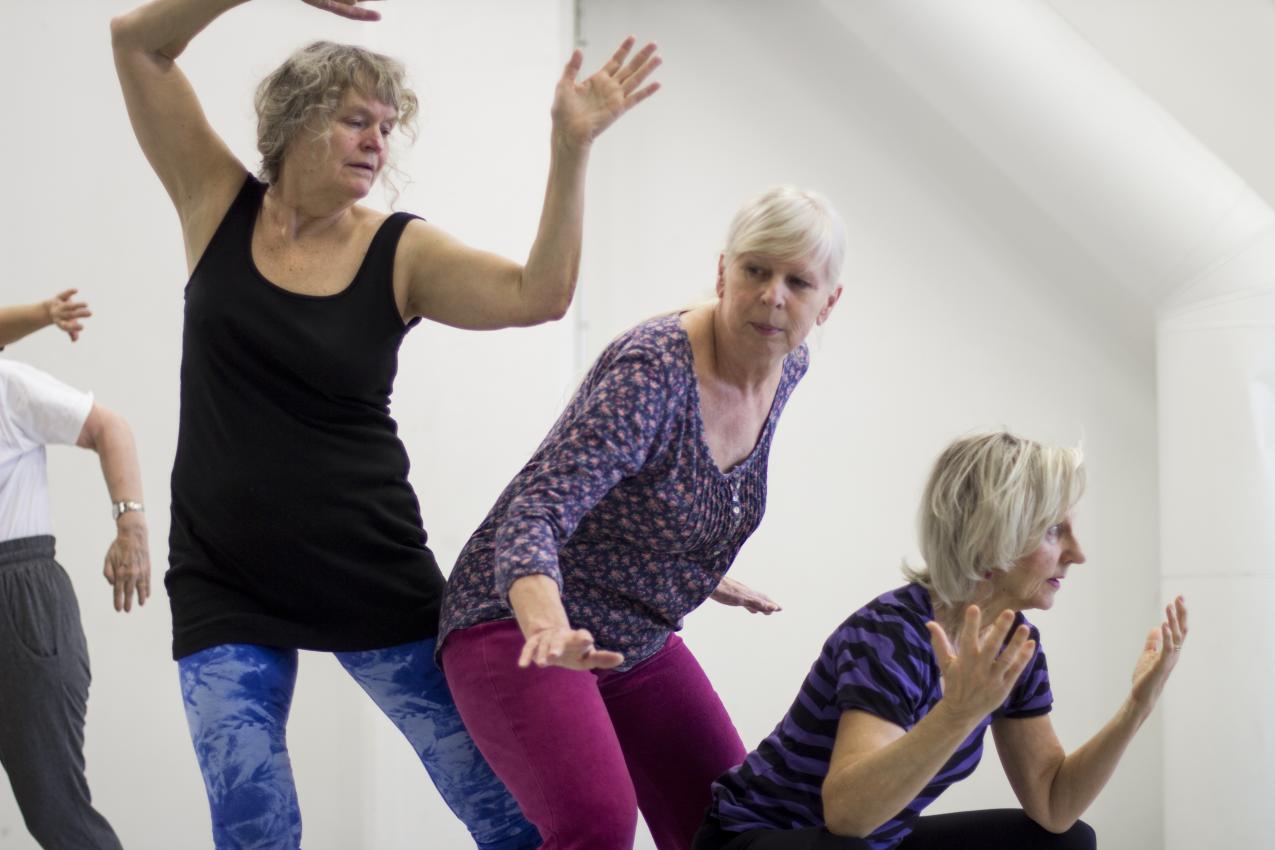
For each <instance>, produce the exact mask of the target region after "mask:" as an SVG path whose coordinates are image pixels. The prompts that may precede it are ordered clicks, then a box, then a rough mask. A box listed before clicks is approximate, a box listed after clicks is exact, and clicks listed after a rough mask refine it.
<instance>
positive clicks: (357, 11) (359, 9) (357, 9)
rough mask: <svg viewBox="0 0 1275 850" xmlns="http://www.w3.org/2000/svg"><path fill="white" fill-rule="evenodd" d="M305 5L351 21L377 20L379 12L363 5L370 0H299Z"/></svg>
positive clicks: (379, 16)
mask: <svg viewBox="0 0 1275 850" xmlns="http://www.w3.org/2000/svg"><path fill="white" fill-rule="evenodd" d="M301 2H302V3H305V4H306V5H307V6H313V7H314V8H316V9H322V10H323V11H325V12H331V13H332V14H334V15H339V16H340V17H342V18H349V19H350V20H352V21H379V20H380V19H381V13H380V12H377V11H374V10H372V9H369V8H367V7H366V6H364V5H363V4H364V3H367V2H371V0H301Z"/></svg>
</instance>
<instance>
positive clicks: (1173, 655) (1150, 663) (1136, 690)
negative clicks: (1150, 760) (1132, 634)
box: [1130, 596, 1187, 712]
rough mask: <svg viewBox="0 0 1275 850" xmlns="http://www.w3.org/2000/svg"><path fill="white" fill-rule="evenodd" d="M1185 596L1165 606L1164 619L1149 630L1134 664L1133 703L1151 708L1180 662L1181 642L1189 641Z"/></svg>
mask: <svg viewBox="0 0 1275 850" xmlns="http://www.w3.org/2000/svg"><path fill="white" fill-rule="evenodd" d="M1186 619H1187V613H1186V600H1185V599H1183V598H1182V597H1181V596H1179V597H1177V598H1176V599H1174V600H1173V602H1171V603H1170V604H1168V605H1166V606H1164V621H1163V622H1162V623H1160V625H1159V626H1157V627H1156V628H1154V629H1152V630H1151V631H1150V632H1149V633H1148V634H1147V642H1146V644H1145V645H1144V646H1143V647H1142V655H1140V656H1139V657H1138V663H1137V664H1136V665H1135V666H1134V668H1133V692H1132V694H1131V695H1130V697H1131V699H1132V700H1133V702H1134V704H1135V705H1137V706H1138V708H1140V709H1142V710H1143V711H1146V712H1150V711H1151V709H1152V708H1154V707H1155V704H1156V701H1157V700H1158V699H1159V698H1160V692H1161V691H1162V690H1164V683H1165V682H1166V681H1168V679H1169V674H1170V673H1172V672H1173V668H1174V667H1175V666H1176V665H1177V663H1178V656H1179V655H1180V654H1181V651H1182V644H1183V642H1185V641H1186V631H1187V629H1186Z"/></svg>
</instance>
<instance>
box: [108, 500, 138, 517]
mask: <svg viewBox="0 0 1275 850" xmlns="http://www.w3.org/2000/svg"><path fill="white" fill-rule="evenodd" d="M129 511H139V512H141V513H146V507H145V506H144V505H143V504H142V503H141V502H134V501H132V500H130V499H125V500H124V501H122V502H111V519H114V520H118V519H119V518H120V517H122V516H124V514H126V513H128V512H129Z"/></svg>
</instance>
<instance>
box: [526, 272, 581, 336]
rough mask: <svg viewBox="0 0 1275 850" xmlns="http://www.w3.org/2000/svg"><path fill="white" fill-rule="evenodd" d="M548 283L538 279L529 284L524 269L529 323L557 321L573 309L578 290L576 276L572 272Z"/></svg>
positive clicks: (537, 323)
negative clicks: (573, 300) (572, 302)
mask: <svg viewBox="0 0 1275 850" xmlns="http://www.w3.org/2000/svg"><path fill="white" fill-rule="evenodd" d="M546 284H547V281H538V282H537V283H535V284H531V285H529V284H528V281H527V277H526V272H525V271H524V277H523V282H522V287H523V289H522V291H523V298H524V301H523V303H524V305H525V309H526V316H525V319H526V321H525V324H527V325H540V324H544V323H545V322H556V321H558V320H560V319H562V318H563V317H564V316H566V315H567V311H568V310H570V309H571V301H572V299H574V298H575V292H576V276H575V275H574V274H572V275H570V276H569V277H566V278H564V279H561V280H559V281H557V282H556V283H554V284H553V285H552V286H549V285H546Z"/></svg>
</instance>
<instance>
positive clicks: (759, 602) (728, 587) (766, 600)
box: [709, 576, 784, 614]
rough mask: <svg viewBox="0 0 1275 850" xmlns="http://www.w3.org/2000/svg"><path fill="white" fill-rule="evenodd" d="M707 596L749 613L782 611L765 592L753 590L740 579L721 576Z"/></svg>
mask: <svg viewBox="0 0 1275 850" xmlns="http://www.w3.org/2000/svg"><path fill="white" fill-rule="evenodd" d="M709 598H710V599H712V600H713V601H714V602H717V603H719V604H721V605H735V606H738V607H740V608H743V609H744V610H745V611H747V612H749V613H750V614H773V613H775V612H776V611H782V610H784V609H783V608H781V607H779V603H778V602H776V601H775V600H773V599H771V598H770V597H769V596H767V595H766V594H764V593H762V592H760V591H757V590H753V589H752V588H751V587H749V586H748V585H746V584H744V583H743V582H742V581H735V579H733V578H730V577H729V576H723V577H722V580H721V581H720V582H719V583H718V585H717V589H716V590H714V591H713V592H712V593H711V594H710V595H709Z"/></svg>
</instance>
